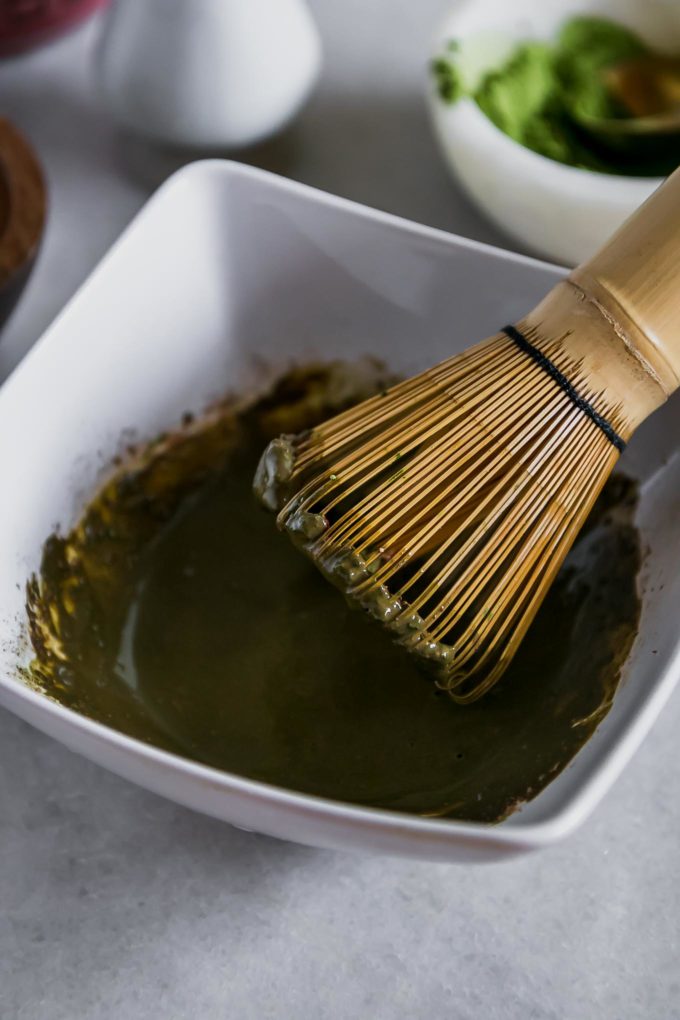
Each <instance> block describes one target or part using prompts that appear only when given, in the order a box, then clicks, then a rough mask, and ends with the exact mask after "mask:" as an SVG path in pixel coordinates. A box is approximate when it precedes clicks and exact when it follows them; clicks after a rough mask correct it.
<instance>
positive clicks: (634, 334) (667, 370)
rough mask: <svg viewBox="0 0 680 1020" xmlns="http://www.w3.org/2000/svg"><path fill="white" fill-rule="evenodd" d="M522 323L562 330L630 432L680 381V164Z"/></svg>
mask: <svg viewBox="0 0 680 1020" xmlns="http://www.w3.org/2000/svg"><path fill="white" fill-rule="evenodd" d="M521 326H523V327H524V328H526V329H528V330H530V331H531V330H536V331H538V333H540V334H542V335H550V336H562V337H563V351H564V355H565V357H566V358H567V359H568V361H569V362H570V363H571V366H572V370H574V369H575V368H576V367H577V366H578V368H579V370H580V371H581V373H582V375H583V376H585V377H586V378H587V379H588V381H589V384H590V388H591V392H593V393H595V394H598V395H599V398H600V400H601V402H603V403H605V404H607V405H608V406H610V407H616V408H618V409H620V411H621V418H622V423H621V424H622V432H623V436H624V439H628V438H629V437H630V435H631V434H632V432H633V431H634V430H635V429H636V428H637V426H638V425H639V424H640V423H641V422H642V421H644V419H645V418H647V417H648V416H649V415H650V414H651V413H652V411H654V410H656V408H657V407H659V406H660V405H661V404H663V403H664V402H665V401H666V400H667V399H668V397H669V396H670V394H671V393H672V392H673V391H674V390H676V389H677V388H678V386H680V170H676V171H675V173H673V174H672V175H671V176H670V177H669V178H668V180H667V181H665V182H664V183H663V184H662V185H661V187H660V188H658V189H657V190H656V191H655V192H654V194H653V195H652V196H651V197H650V198H649V199H648V200H647V201H646V202H645V203H644V204H643V205H642V206H641V207H640V208H639V209H638V210H637V211H636V212H635V213H634V214H633V215H632V216H631V217H630V218H629V219H628V220H627V221H626V223H624V224H623V226H622V227H621V228H620V229H619V230H618V232H617V233H616V234H615V235H614V236H613V237H612V239H611V240H610V241H609V242H608V243H607V244H606V245H605V246H604V247H603V248H602V249H601V250H600V251H599V252H598V253H597V254H596V255H595V256H593V258H591V259H590V260H588V261H587V262H585V263H584V264H583V265H581V266H579V267H578V268H577V269H575V270H574V271H573V272H572V273H571V274H570V275H569V277H568V278H567V280H566V281H565V282H563V283H561V284H558V286H557V287H555V288H554V289H553V290H552V291H551V292H550V293H549V294H548V296H547V297H546V298H545V299H544V300H543V301H542V302H541V303H540V305H538V307H537V308H535V309H534V310H533V311H532V312H531V313H530V314H529V315H528V316H526V318H525V319H524V320H522V323H521ZM567 374H568V375H569V374H570V373H569V372H567Z"/></svg>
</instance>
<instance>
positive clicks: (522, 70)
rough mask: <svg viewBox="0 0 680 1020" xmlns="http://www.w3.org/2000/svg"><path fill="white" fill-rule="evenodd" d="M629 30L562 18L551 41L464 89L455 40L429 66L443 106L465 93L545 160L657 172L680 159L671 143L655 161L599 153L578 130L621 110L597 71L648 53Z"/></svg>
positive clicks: (526, 48) (522, 50)
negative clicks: (584, 121) (584, 122)
mask: <svg viewBox="0 0 680 1020" xmlns="http://www.w3.org/2000/svg"><path fill="white" fill-rule="evenodd" d="M649 52H650V51H649V49H648V47H647V46H646V45H645V44H644V43H643V42H642V40H641V39H640V38H639V37H638V36H637V35H636V34H635V33H634V32H631V31H630V30H629V29H627V28H624V27H623V26H622V25H619V24H616V23H614V22H612V21H607V20H604V19H601V18H592V17H576V18H572V19H570V20H569V21H567V22H565V24H564V25H563V26H562V28H561V30H560V32H559V34H558V36H557V38H556V40H555V41H554V42H552V43H549V42H525V43H521V44H520V45H518V46H517V47H516V48H515V49H514V50H513V52H512V53H511V54H510V56H509V57H508V59H507V60H506V61H505V62H504V63H503V64H502V65H501V66H499V67H497V68H494V69H493V70H491V71H488V72H487V73H486V74H485V75H484V76H483V78H482V80H481V81H480V82H479V83H478V85H477V86H476V87H475V88H474V89H472V90H469V89H467V88H466V87H465V84H464V81H463V77H462V75H461V72H460V70H459V68H458V65H457V59H458V44H457V43H456V42H455V41H452V42H450V43H449V45H448V46H447V49H446V52H445V53H444V54H443V55H442V56H441V57H439V58H437V59H436V60H435V61H434V62H433V64H432V72H433V75H434V78H435V82H436V86H437V91H438V93H439V96H440V97H441V99H442V100H443V101H444V102H446V103H454V102H456V101H457V100H458V99H460V98H461V97H462V96H465V95H469V96H471V98H473V99H474V100H475V102H476V103H477V105H478V106H479V107H480V109H481V110H483V111H484V113H485V114H486V115H487V117H488V118H489V119H490V120H491V121H493V123H494V124H495V125H496V127H498V128H500V130H501V131H503V132H504V133H505V134H506V135H509V137H510V138H513V139H514V140H515V141H517V142H519V143H520V144H521V145H524V146H526V148H528V149H532V150H533V151H534V152H537V153H539V154H540V155H542V156H547V157H548V158H549V159H554V160H557V161H558V162H559V163H566V164H567V165H568V166H575V167H582V168H585V169H588V170H599V171H602V172H605V173H617V174H628V175H635V176H657V175H665V174H667V173H670V172H671V171H672V170H673V169H674V168H675V166H676V165H677V163H678V153H677V149H676V145H677V143H676V142H675V141H670V142H669V150H668V152H664V153H661V154H658V153H656V154H655V155H654V157H653V158H649V157H645V156H641V157H640V159H634V160H631V158H630V156H629V155H625V154H623V153H622V154H621V155H620V156H617V155H616V154H615V153H611V152H598V151H597V149H596V146H595V144H594V143H593V141H592V140H591V139H590V138H589V137H588V136H586V135H585V134H584V133H583V132H582V131H581V130H580V129H579V127H578V123H577V121H578V116H579V115H586V116H589V117H598V118H609V117H623V116H626V111H625V110H624V109H623V108H622V107H621V106H620V105H619V104H618V103H617V101H616V99H615V98H614V97H613V96H612V95H611V94H610V93H609V91H608V90H607V87H606V85H605V82H604V80H603V75H602V71H603V70H604V69H605V68H607V67H609V66H611V65H613V64H616V63H619V62H620V61H624V60H629V59H634V58H636V57H640V56H643V55H644V54H647V53H649Z"/></svg>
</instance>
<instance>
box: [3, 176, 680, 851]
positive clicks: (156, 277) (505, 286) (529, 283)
mask: <svg viewBox="0 0 680 1020" xmlns="http://www.w3.org/2000/svg"><path fill="white" fill-rule="evenodd" d="M559 276H560V273H559V271H558V270H556V269H554V268H552V267H549V266H546V265H544V264H541V263H538V262H535V261H533V260H530V259H526V258H523V257H520V256H515V255H511V254H509V253H505V252H501V251H496V250H494V249H491V248H488V247H485V246H483V245H479V244H476V243H474V242H469V241H465V240H462V239H458V238H455V237H451V236H447V235H444V234H441V233H439V232H437V231H433V230H429V229H427V228H420V227H415V226H412V225H409V224H406V223H404V222H403V221H399V220H397V219H395V218H392V217H389V216H385V215H383V214H377V213H372V212H371V211H369V210H363V209H361V208H360V207H357V206H354V205H352V204H351V203H347V202H344V201H342V200H339V199H334V198H331V197H330V196H323V195H321V194H319V193H316V192H313V191H311V190H310V189H306V188H304V187H302V186H300V185H295V184H293V183H290V182H283V181H281V180H279V179H276V178H273V177H271V176H270V175H267V174H264V173H261V172H258V171H253V170H250V169H247V168H243V167H239V166H238V165H234V164H227V163H219V162H210V163H204V164H198V165H195V166H193V167H189V168H187V169H185V170H184V171H181V172H180V173H179V174H178V175H176V176H175V178H173V179H172V180H171V181H170V182H169V183H168V184H166V185H165V186H164V188H163V189H161V192H160V193H159V194H158V195H157V196H156V197H155V198H154V199H153V200H152V201H151V202H150V204H149V205H148V206H147V208H146V209H145V210H144V211H143V212H142V214H141V215H140V217H139V218H138V219H137V221H136V222H135V223H134V224H133V225H132V227H131V228H130V229H129V230H128V231H127V232H126V234H125V235H124V237H123V238H122V239H121V241H119V242H118V244H117V245H116V246H115V247H114V249H113V251H112V252H111V253H110V254H109V256H107V258H106V259H105V260H104V262H103V263H102V265H101V266H100V267H99V268H98V269H97V270H96V271H95V273H94V275H93V276H92V278H91V279H90V280H89V281H88V282H87V283H86V284H85V285H84V287H83V289H82V290H81V292H80V293H79V294H78V295H77V296H76V298H75V299H74V300H73V302H72V303H71V304H70V305H69V306H68V307H67V309H66V310H65V312H64V313H62V315H61V316H60V318H59V319H58V320H57V321H56V323H55V324H54V325H53V327H52V328H51V329H50V331H49V332H48V334H47V335H46V336H45V338H44V339H43V340H42V341H41V342H40V343H39V344H38V345H37V346H36V348H34V350H33V351H32V352H31V354H30V355H29V356H28V357H27V358H26V359H25V361H24V362H23V363H22V365H21V366H20V367H19V369H18V370H17V371H16V372H15V374H14V375H13V376H12V377H11V378H10V380H9V381H8V382H7V383H6V385H5V386H4V387H3V389H2V391H0V469H1V471H2V478H3V485H4V491H5V492H6V493H9V494H10V496H9V498H4V499H3V500H2V504H1V505H0V536H1V537H2V540H1V541H0V621H2V634H3V640H2V642H1V643H0V700H2V701H4V703H6V704H10V705H11V707H12V708H13V709H14V710H15V711H18V712H19V713H20V714H23V715H25V716H26V717H28V718H30V719H31V721H32V722H34V723H35V724H36V725H38V726H41V727H42V728H44V729H46V730H47V731H48V732H53V733H54V734H55V735H57V736H58V737H59V739H63V740H64V741H65V742H66V743H68V744H69V745H70V746H73V747H76V748H78V749H79V750H82V751H83V752H84V753H87V754H89V755H90V756H91V757H93V758H95V759H96V760H100V761H102V762H104V763H105V764H108V765H110V766H111V767H114V768H116V769H117V770H118V771H121V772H122V773H123V774H126V775H129V776H130V777H131V778H136V779H138V781H140V782H143V783H145V784H146V785H149V786H150V787H151V788H153V789H158V790H159V791H160V792H163V793H165V794H167V795H169V796H175V797H176V799H179V800H181V801H183V802H184V803H190V804H192V806H197V807H200V808H203V809H204V810H209V811H211V812H212V813H214V814H217V815H220V816H221V817H224V818H227V819H228V820H230V821H234V822H236V823H237V824H247V825H248V824H249V825H250V826H251V827H256V828H259V829H261V830H262V831H269V832H273V833H274V834H277V835H284V836H285V835H288V837H289V838H300V839H303V840H304V839H306V840H307V841H309V842H316V843H320V844H322V845H323V844H324V843H325V844H328V845H355V846H377V845H378V842H377V837H375V831H374V830H375V829H376V825H377V823H376V821H375V820H376V818H378V817H380V818H382V819H383V821H382V823H381V824H382V825H383V827H384V831H385V832H386V833H387V834H386V835H384V836H383V837H381V839H382V842H380V848H381V849H387V850H400V852H408V853H414V854H415V855H419V854H420V855H429V856H432V855H437V854H438V855H439V856H444V857H455V856H456V849H455V848H456V845H457V841H458V840H459V839H462V838H463V835H465V834H467V836H466V838H467V839H468V842H470V839H472V842H473V843H475V845H477V844H478V845H479V847H482V848H484V847H486V850H488V847H489V846H491V845H492V844H494V841H495V844H496V845H502V844H503V841H504V839H506V840H508V841H511V840H512V837H511V835H510V833H511V831H512V830H516V829H522V830H523V831H524V832H525V833H526V840H525V842H526V843H527V845H529V844H531V843H532V841H533V845H538V844H539V843H540V842H541V841H542V839H543V837H542V836H541V834H540V832H539V831H538V829H537V828H536V826H537V824H538V823H550V824H552V825H553V835H554V834H557V832H558V830H559V831H560V832H561V831H564V830H565V829H566V828H567V827H569V826H571V825H573V824H575V823H576V821H577V820H580V819H581V818H582V817H584V816H585V814H587V812H588V810H590V809H591V808H592V806H593V805H594V803H595V802H596V800H597V798H598V796H599V794H600V793H601V792H603V790H604V789H605V788H606V786H608V785H609V784H610V783H611V781H612V780H613V778H614V776H615V774H616V773H617V772H618V770H619V769H620V768H621V767H622V765H623V764H624V763H625V760H627V758H628V757H629V756H630V754H631V753H632V751H633V749H634V747H635V746H636V745H637V743H638V742H639V740H640V739H642V736H643V735H644V732H645V731H646V729H647V728H648V726H649V725H651V722H652V720H653V717H654V715H655V714H656V712H657V711H658V708H659V706H660V703H661V701H662V700H663V699H664V698H665V697H666V696H667V695H668V693H670V689H671V687H672V685H673V683H674V682H675V668H674V662H675V657H676V647H677V642H678V636H677V625H676V623H675V615H676V614H675V609H674V606H676V605H677V603H678V599H680V575H679V574H678V572H677V571H676V568H675V563H676V562H677V555H678V553H680V521H679V519H678V517H677V497H676V496H674V493H677V492H678V491H680V461H679V460H678V458H677V457H675V458H674V456H673V455H674V454H675V453H676V452H677V444H678V440H677V436H678V435H679V434H680V403H679V402H678V401H672V402H671V403H670V404H669V405H668V406H667V407H666V408H665V409H664V410H663V411H662V412H660V413H659V414H658V415H657V417H656V418H655V419H654V420H653V421H652V422H650V423H649V425H647V426H645V427H643V429H642V430H641V431H640V433H639V435H638V436H637V437H636V439H635V441H634V443H633V444H632V446H631V449H630V451H628V452H627V453H626V455H625V459H626V462H627V464H628V468H629V470H630V471H632V472H634V473H635V474H636V475H637V476H638V477H640V478H641V479H642V480H643V481H644V482H645V484H644V488H643V497H642V503H641V508H640V513H639V520H640V525H641V527H642V529H643V535H644V541H645V543H646V545H647V546H648V547H649V553H648V557H647V564H646V568H645V598H644V613H643V621H642V628H641V633H640V637H639V639H638V641H637V642H636V645H635V648H634V650H633V653H632V656H631V659H630V662H629V665H628V669H627V678H626V682H625V684H624V686H623V688H622V689H621V691H620V693H619V695H618V696H617V699H616V702H615V705H614V708H613V709H612V711H611V713H610V715H609V716H608V718H607V719H606V721H605V723H604V724H603V725H602V726H601V727H600V729H599V730H598V732H597V733H596V735H595V737H594V738H593V739H592V740H591V742H590V743H589V745H588V746H587V747H586V748H585V749H584V751H582V752H581V753H580V754H579V755H578V756H577V758H576V759H575V761H574V763H573V764H572V766H570V768H568V769H567V770H566V772H565V773H563V774H562V776H560V777H559V778H558V779H557V780H556V781H555V782H553V783H552V784H551V786H549V787H548V788H547V789H546V790H545V791H544V792H543V793H542V794H541V795H540V796H539V797H538V798H537V799H536V800H535V801H533V802H532V803H531V804H530V805H528V806H527V807H526V808H525V809H523V810H522V811H520V812H519V813H517V814H516V815H515V816H513V817H512V818H511V819H510V820H509V821H508V822H507V823H505V824H504V825H503V826H501V827H499V828H498V829H496V830H493V831H492V830H489V829H485V828H484V827H481V826H464V825H461V824H460V823H456V822H427V823H426V822H422V821H421V820H417V819H408V818H406V819H405V818H404V816H399V817H397V816H391V815H389V814H387V815H386V813H384V812H368V811H364V812H363V813H362V812H356V814H357V815H360V816H361V817H362V818H364V819H365V821H364V822H362V823H361V824H358V825H357V826H355V827H354V828H353V829H352V831H351V832H350V833H349V834H348V833H347V832H345V831H344V830H343V831H342V833H340V831H339V830H337V831H336V830H333V832H332V833H330V829H329V830H328V831H326V830H325V829H324V825H326V826H328V825H330V822H329V821H328V817H330V816H328V817H326V816H325V815H324V812H325V810H326V809H325V808H324V806H323V805H324V802H322V801H317V800H315V798H304V797H298V798H297V801H296V803H297V804H298V806H300V805H302V806H303V807H304V809H305V812H306V813H305V815H304V817H305V819H306V823H308V831H307V830H304V827H303V828H302V829H299V830H298V831H297V833H296V830H295V828H294V827H292V828H291V824H290V822H288V821H287V820H286V818H285V817H284V818H283V821H282V822H280V817H281V814H280V812H281V804H280V803H279V804H278V807H277V808H276V810H277V811H278V814H276V812H274V813H272V812H273V811H274V809H273V808H272V809H271V811H270V812H269V813H268V812H267V809H266V805H265V806H264V807H262V806H261V809H258V810H257V811H254V810H251V806H252V805H251V806H248V804H246V806H245V807H244V808H243V810H242V811H241V810H240V808H239V809H238V810H237V808H235V807H234V805H233V803H232V801H230V799H229V797H230V790H231V791H232V793H233V791H234V790H235V789H236V788H237V787H238V789H239V790H240V791H241V794H240V795H242V796H243V797H246V799H247V797H248V796H250V798H251V801H253V802H254V799H257V798H256V797H255V794H251V793H248V791H253V790H256V788H257V787H258V784H254V783H247V782H243V781H242V782H241V783H240V786H239V784H238V783H237V782H236V781H232V780H230V778H229V777H228V776H227V777H226V778H223V777H220V775H219V774H218V773H214V772H213V771H212V770H208V769H203V768H202V767H199V766H194V767H193V769H189V768H184V763H183V762H182V760H181V759H174V758H173V756H170V755H165V756H164V755H161V754H155V757H154V758H153V773H151V772H149V774H148V775H147V776H146V777H145V776H144V775H143V774H142V772H141V771H140V770H139V769H138V768H137V766H136V765H135V764H134V763H133V759H134V758H135V755H137V756H139V754H141V751H138V750H135V744H136V742H135V741H130V740H119V741H118V745H117V746H118V750H117V751H116V755H117V757H116V756H114V755H113V751H112V750H111V747H112V741H113V737H111V736H110V735H109V734H107V731H106V730H105V729H104V728H102V727H99V728H97V727H94V728H93V727H92V726H91V724H90V728H89V731H88V732H89V736H88V739H87V740H85V738H84V732H85V724H84V722H83V720H81V719H80V718H79V717H77V716H76V715H75V714H74V713H71V712H68V710H66V709H61V708H59V709H57V708H55V707H54V706H52V705H51V704H50V703H49V702H48V701H47V699H45V698H42V697H41V696H36V695H34V694H30V695H29V692H27V691H26V690H25V689H24V688H23V686H22V685H21V683H20V682H18V681H17V680H16V668H17V664H18V663H20V662H21V661H24V660H25V657H26V655H27V654H28V653H27V650H26V644H25V631H24V585H25V582H26V580H27V578H28V576H29V575H30V573H31V572H32V571H33V570H35V569H36V568H37V566H38V564H39V560H40V554H41V548H42V544H43V541H44V540H45V538H46V536H47V535H48V534H50V532H51V531H52V530H53V529H54V527H55V525H59V526H61V527H62V528H67V527H68V526H69V525H70V524H71V523H72V522H73V521H74V519H75V517H76V515H77V513H78V511H79V508H80V507H82V505H83V501H84V499H85V498H86V496H87V494H89V493H91V492H92V489H93V487H94V486H95V485H96V484H97V481H98V480H99V479H100V478H101V476H102V472H104V471H105V470H106V466H107V465H108V464H109V462H110V459H111V457H112V455H113V454H114V453H115V452H116V451H117V449H119V447H120V444H121V437H126V436H129V435H130V430H132V433H133V434H134V435H135V436H140V437H150V436H152V435H154V434H155V433H156V432H157V431H158V430H159V429H162V428H165V427H167V426H170V425H172V424H173V423H175V422H177V421H178V420H179V418H180V416H181V415H182V413H183V412H184V411H186V410H200V409H201V408H202V407H203V406H204V405H205V404H206V403H207V402H208V401H209V400H211V399H212V398H214V397H215V396H218V395H220V394H222V393H223V392H225V391H227V390H239V389H242V388H244V387H249V386H252V385H253V384H258V383H261V382H262V381H263V377H265V376H267V375H269V374H270V373H272V372H274V371H276V370H280V369H281V368H282V367H284V366H285V365H287V364H289V363H290V362H291V361H303V360H308V359H318V358H324V359H329V358H334V357H343V358H352V357H354V356H358V355H362V354H366V353H370V354H375V355H377V356H379V357H381V358H383V359H384V360H385V361H386V362H388V363H389V364H390V365H391V366H392V367H394V368H395V369H396V370H398V371H400V372H404V373H412V372H415V371H417V370H419V369H422V368H424V367H426V366H428V365H430V364H432V363H434V362H436V361H437V360H439V359H441V358H443V357H445V356H447V355H449V354H451V353H452V352H455V351H456V350H459V349H461V348H462V347H464V346H467V345H468V344H469V343H471V342H475V341H477V340H480V339H482V338H483V337H484V336H486V335H487V334H489V333H492V332H495V331H496V330H497V329H498V327H499V326H501V325H503V324H504V323H506V322H508V321H512V320H513V319H515V318H517V317H518V316H519V315H521V314H522V313H523V312H524V311H526V310H527V309H528V308H529V307H530V306H532V305H533V304H534V303H535V302H536V301H537V300H538V299H539V298H540V297H541V296H542V295H543V294H544V293H545V291H546V290H547V289H549V288H550V286H552V284H553V283H554V282H555V281H556V280H557V279H558V278H559ZM227 566H228V565H227ZM662 586H663V587H662ZM671 667H673V669H671ZM145 753H146V752H145ZM149 754H150V752H149ZM147 757H148V755H147ZM128 761H129V762H130V764H129V766H128V764H126V763H127V762H128ZM149 768H151V766H149ZM179 773H182V778H181V781H180V780H179V779H178V778H177V777H178V775H179ZM171 774H174V778H173V776H172V775H171ZM195 776H199V777H202V778H201V782H202V783H203V787H202V788H203V790H205V789H206V788H207V787H206V783H207V779H206V776H210V777H211V778H210V782H209V783H207V785H208V786H209V794H206V799H204V801H203V802H202V800H201V795H200V793H199V786H200V783H199V780H198V779H196V781H195V782H194V778H192V777H195ZM182 783H183V784H184V786H182V785H181V784H182ZM230 783H231V786H230V785H229V784H230ZM192 784H193V785H192ZM180 787H181V788H180ZM244 790H245V791H246V793H245V794H244V793H243V791H244ZM263 796H264V795H263ZM267 796H269V794H268V795H267ZM264 799H265V800H266V797H265V798H264ZM270 799H271V798H270ZM309 804H311V805H313V807H312V808H308V807H306V805H309ZM314 805H316V807H314ZM319 805H321V806H319ZM270 807H271V805H270ZM301 810H302V809H301ZM274 814H276V819H279V820H274ZM284 815H285V811H284ZM385 817H387V821H385V820H384V819H385ZM390 819H395V820H394V821H390ZM392 825H393V826H394V832H393V833H392V835H390V826H392ZM417 825H420V826H421V829H422V831H423V832H427V833H432V834H434V835H433V839H435V841H438V842H437V845H438V847H439V848H440V849H438V850H437V851H436V853H435V851H434V850H433V849H432V847H430V848H429V849H428V847H427V841H426V840H424V839H423V838H422V837H420V838H419V840H418V839H416V838H415V836H414V837H413V840H412V843H410V842H409V839H410V836H403V834H404V832H407V831H408V832H410V831H411V829H413V831H414V832H415V829H414V828H413V827H414V826H416V827H417ZM409 826H411V829H409ZM397 830H399V832H400V833H401V835H400V836H399V837H398V838H397V835H396V833H397ZM381 831H383V830H382V829H381ZM372 832H373V835H371V833H372ZM502 833H507V834H508V835H507V836H503V835H502ZM470 834H472V836H470ZM530 834H531V835H530ZM402 836H403V839H404V840H405V842H402V843H400V842H399V840H400V839H402ZM546 838H547V837H546ZM551 838H552V837H551ZM508 845H509V842H508ZM486 850H482V849H480V850H479V853H480V854H481V853H482V852H486ZM475 852H476V851H474V852H473V856H474V853H475ZM466 853H467V851H466Z"/></svg>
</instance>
